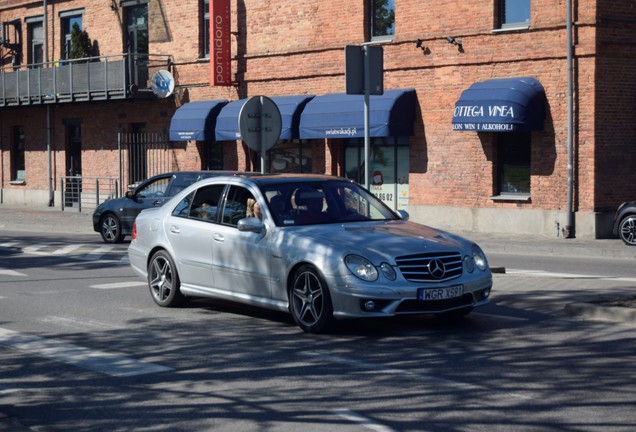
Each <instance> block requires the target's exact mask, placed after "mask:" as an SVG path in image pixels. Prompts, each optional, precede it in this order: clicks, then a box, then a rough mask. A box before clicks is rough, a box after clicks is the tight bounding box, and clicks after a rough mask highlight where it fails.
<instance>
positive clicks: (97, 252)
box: [79, 246, 115, 261]
mask: <svg viewBox="0 0 636 432" xmlns="http://www.w3.org/2000/svg"><path fill="white" fill-rule="evenodd" d="M114 248H115V247H114V246H102V247H98V248H97V249H94V250H93V251H92V252H90V253H88V254H86V255H84V256H82V257H79V258H80V259H82V260H86V261H97V260H98V259H100V258H101V257H102V256H104V254H107V253H108V252H110V251H112V250H113V249H114Z"/></svg>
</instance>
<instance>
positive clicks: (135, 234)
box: [130, 223, 137, 240]
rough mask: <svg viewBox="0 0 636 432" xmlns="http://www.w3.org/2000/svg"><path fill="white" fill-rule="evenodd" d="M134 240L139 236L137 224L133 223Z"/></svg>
mask: <svg viewBox="0 0 636 432" xmlns="http://www.w3.org/2000/svg"><path fill="white" fill-rule="evenodd" d="M130 236H131V237H132V239H133V240H135V239H136V238H137V224H136V223H133V228H132V234H131V235H130Z"/></svg>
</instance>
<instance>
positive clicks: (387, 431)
mask: <svg viewBox="0 0 636 432" xmlns="http://www.w3.org/2000/svg"><path fill="white" fill-rule="evenodd" d="M331 412H332V413H333V414H336V415H337V416H339V417H342V418H344V419H345V420H348V421H350V422H353V423H357V424H359V425H361V426H364V427H365V428H367V429H371V430H374V431H377V432H393V431H394V429H391V428H390V427H387V426H384V425H382V424H380V423H376V422H374V421H373V420H370V419H368V418H366V417H363V416H361V415H360V414H358V413H356V412H353V411H350V410H348V409H337V410H333V411H331Z"/></svg>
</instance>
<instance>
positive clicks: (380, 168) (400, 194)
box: [344, 137, 410, 210]
mask: <svg viewBox="0 0 636 432" xmlns="http://www.w3.org/2000/svg"><path fill="white" fill-rule="evenodd" d="M370 153H371V155H370V160H369V177H370V178H369V189H370V190H371V192H372V193H373V194H374V195H375V196H376V197H378V198H379V199H380V200H382V201H383V202H384V203H385V204H386V205H388V206H389V207H391V208H392V209H395V210H406V209H407V207H408V200H409V160H410V157H409V137H386V138H372V139H371V152H370ZM344 156H345V161H344V166H345V175H346V177H347V178H349V179H351V180H354V181H355V182H357V183H360V184H364V182H365V176H364V174H365V168H364V140H363V139H360V138H354V139H348V140H346V147H345V154H344Z"/></svg>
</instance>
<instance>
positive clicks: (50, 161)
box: [44, 0, 55, 207]
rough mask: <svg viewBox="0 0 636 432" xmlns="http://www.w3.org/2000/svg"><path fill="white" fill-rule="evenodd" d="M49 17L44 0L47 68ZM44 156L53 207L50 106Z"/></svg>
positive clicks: (50, 203) (50, 204)
mask: <svg viewBox="0 0 636 432" xmlns="http://www.w3.org/2000/svg"><path fill="white" fill-rule="evenodd" d="M48 62H49V15H48V6H47V2H46V0H44V64H46V65H47V67H49V66H50V65H49V64H48ZM46 154H47V156H48V158H49V161H48V175H49V207H53V206H54V205H55V195H54V193H53V158H52V155H51V105H47V106H46Z"/></svg>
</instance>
